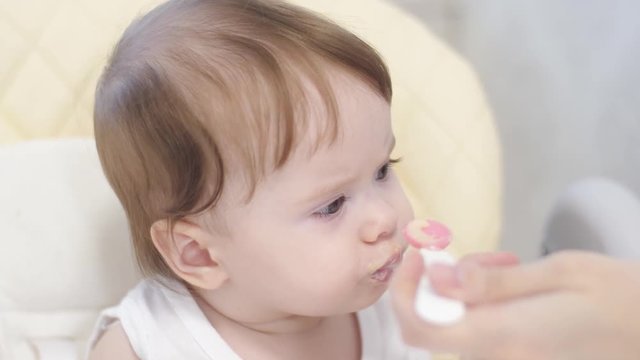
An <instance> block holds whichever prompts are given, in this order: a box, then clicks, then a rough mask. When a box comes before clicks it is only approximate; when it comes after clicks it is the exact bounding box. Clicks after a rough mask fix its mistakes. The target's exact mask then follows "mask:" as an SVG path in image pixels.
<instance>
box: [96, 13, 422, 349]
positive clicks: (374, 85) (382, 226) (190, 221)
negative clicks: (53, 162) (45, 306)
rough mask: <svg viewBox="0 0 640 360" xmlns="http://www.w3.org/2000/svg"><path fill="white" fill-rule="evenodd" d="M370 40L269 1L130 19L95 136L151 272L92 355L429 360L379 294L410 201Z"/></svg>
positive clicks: (108, 76) (109, 322)
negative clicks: (406, 337)
mask: <svg viewBox="0 0 640 360" xmlns="http://www.w3.org/2000/svg"><path fill="white" fill-rule="evenodd" d="M391 93H392V91H391V81H390V78H389V74H388V72H387V68H386V66H385V64H384V63H383V61H382V60H381V59H380V57H379V55H378V54H377V53H376V51H375V50H373V49H372V48H371V47H370V46H368V45H367V44H366V43H364V42H363V41H362V40H360V39H358V38H357V37H356V36H354V35H353V34H351V33H349V32H347V31H346V30H344V29H342V28H340V27H339V26H337V25H335V24H334V23H332V22H330V21H328V20H327V19H324V18H322V17H320V16H318V15H316V14H314V13H312V12H309V11H307V10H304V9H302V8H299V7H297V6H293V5H290V4H286V3H282V2H279V1H273V0H242V1H240V0H172V1H169V2H168V3H165V4H163V5H161V6H159V7H157V8H155V9H154V10H152V11H151V12H150V13H148V14H147V15H145V16H143V17H142V18H140V19H138V20H137V21H135V22H134V23H133V24H131V25H130V26H129V28H128V29H127V30H126V31H125V33H124V34H123V36H122V39H121V40H120V41H119V43H118V44H117V46H116V48H115V50H114V52H113V55H112V57H111V59H110V62H109V64H108V66H107V67H106V69H105V70H104V73H103V75H102V78H101V80H100V83H99V85H98V88H97V93H96V105H95V137H96V143H97V147H98V151H99V154H100V159H101V161H102V165H103V168H104V171H105V173H106V176H107V178H108V179H109V182H110V183H111V185H112V187H113V189H114V190H115V192H116V194H117V196H118V197H119V199H120V201H121V202H122V204H123V206H124V209H125V211H126V214H127V217H128V220H129V224H130V228H131V232H132V239H133V245H134V248H135V252H136V256H137V260H138V263H139V265H140V268H141V269H142V271H143V273H144V274H145V275H146V276H145V280H143V281H142V282H141V283H140V284H139V285H137V286H136V287H135V288H134V289H132V290H131V291H130V292H129V293H128V294H127V295H126V297H125V298H124V299H123V300H122V302H121V303H120V304H119V305H118V306H116V307H114V308H110V309H107V310H105V311H104V312H103V313H102V314H101V316H100V318H99V321H98V325H97V326H96V330H95V333H94V335H93V337H92V340H91V342H90V352H89V358H90V359H125V360H126V359H137V358H141V359H152V360H156V359H223V360H232V359H249V360H251V359H258V360H269V359H278V360H283V359H284V360H286V359H295V360H300V359H390V360H400V359H425V358H427V354H426V353H423V352H418V351H416V350H415V349H411V348H409V347H407V346H405V345H404V344H403V343H402V341H401V338H400V334H399V333H398V328H397V327H396V323H395V319H394V318H393V316H392V314H391V313H390V308H389V307H388V304H387V300H386V297H382V295H383V294H384V292H385V290H387V287H388V284H389V281H390V278H391V276H392V275H393V272H394V269H395V268H396V267H397V266H398V265H399V263H400V261H401V260H402V255H403V252H404V250H405V248H406V243H405V241H404V240H403V238H402V231H401V230H402V228H403V227H404V226H405V225H406V224H407V223H408V222H409V221H410V220H411V219H412V210H411V207H410V205H409V202H408V200H407V198H406V196H405V195H404V193H403V190H402V188H401V186H400V184H399V182H398V179H397V178H396V176H395V175H394V173H393V170H392V165H393V164H394V163H395V162H396V161H397V160H394V159H391V157H390V154H391V152H392V150H393V147H394V142H395V139H394V135H393V132H392V129H391V117H390V103H391Z"/></svg>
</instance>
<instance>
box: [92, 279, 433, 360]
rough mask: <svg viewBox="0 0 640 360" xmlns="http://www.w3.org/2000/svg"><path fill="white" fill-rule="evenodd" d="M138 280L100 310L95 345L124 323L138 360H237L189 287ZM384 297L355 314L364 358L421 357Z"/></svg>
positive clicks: (424, 355) (403, 359)
mask: <svg viewBox="0 0 640 360" xmlns="http://www.w3.org/2000/svg"><path fill="white" fill-rule="evenodd" d="M165 283H166V284H167V285H170V288H167V287H166V286H165V285H163V284H161V283H160V282H158V281H157V280H152V279H146V280H142V281H141V282H140V283H139V284H138V285H137V286H136V287H134V288H133V289H132V290H130V291H129V293H128V294H127V295H126V296H125V297H124V299H123V300H122V301H121V302H120V304H119V305H117V306H115V307H111V308H108V309H106V310H104V311H103V312H102V313H101V314H100V316H99V318H98V323H97V324H96V327H95V329H94V331H93V334H92V336H91V338H90V341H89V349H91V348H93V346H94V345H95V344H96V342H97V341H98V339H99V338H100V336H102V334H103V333H104V332H105V331H106V330H107V328H108V327H109V326H110V325H111V324H113V323H114V322H117V321H119V322H120V323H121V324H122V328H123V329H124V332H125V333H126V334H127V337H128V338H129V342H130V343H131V346H132V348H133V350H134V351H135V353H136V355H137V356H138V357H139V358H140V359H142V360H170V359H171V360H175V359H190V360H241V358H240V357H239V356H238V355H237V354H236V353H235V352H234V351H233V349H231V347H229V346H228V345H227V343H226V342H225V341H224V339H222V337H221V336H220V335H219V334H218V332H217V331H216V329H215V328H214V327H213V326H212V325H211V324H210V323H209V321H208V320H207V318H206V317H205V316H204V313H203V312H202V311H201V310H200V308H199V307H198V305H197V304H196V302H195V300H194V299H193V297H192V296H191V294H190V293H189V292H188V291H187V289H186V288H185V287H184V285H182V284H181V283H179V282H175V281H173V282H168V281H165ZM389 305H390V304H389V300H388V297H387V296H386V295H385V296H383V297H382V298H381V299H380V300H379V301H378V302H377V303H375V304H374V305H372V306H370V307H368V308H366V309H364V310H362V311H360V312H358V313H357V317H358V322H359V324H360V332H361V334H360V335H361V339H362V359H363V360H418V359H420V360H425V359H430V356H429V354H428V353H427V352H425V351H422V350H418V349H415V348H411V347H409V346H407V345H405V344H404V343H403V342H402V339H401V337H400V331H399V328H398V325H397V323H396V321H395V318H394V316H393V314H392V313H391V309H390V306H389Z"/></svg>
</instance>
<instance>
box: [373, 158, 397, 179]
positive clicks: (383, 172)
mask: <svg viewBox="0 0 640 360" xmlns="http://www.w3.org/2000/svg"><path fill="white" fill-rule="evenodd" d="M399 162H400V159H389V161H388V162H387V163H386V164H384V165H383V166H382V167H381V168H380V169H378V173H377V174H376V180H378V181H381V180H385V179H386V178H387V177H388V176H389V168H390V167H391V166H393V164H397V163H399Z"/></svg>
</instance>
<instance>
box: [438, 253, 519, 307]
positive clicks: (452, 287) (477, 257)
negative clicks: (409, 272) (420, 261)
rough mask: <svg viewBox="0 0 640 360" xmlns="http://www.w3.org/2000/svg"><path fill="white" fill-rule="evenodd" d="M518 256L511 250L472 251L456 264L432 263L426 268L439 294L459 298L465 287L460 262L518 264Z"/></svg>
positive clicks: (498, 264) (501, 264)
mask: <svg viewBox="0 0 640 360" xmlns="http://www.w3.org/2000/svg"><path fill="white" fill-rule="evenodd" d="M519 262H520V260H519V259H518V257H517V256H516V255H515V254H513V253H511V252H490V253H474V254H470V255H466V256H464V257H463V258H462V259H460V261H459V262H458V266H449V265H442V264H433V265H431V266H429V268H428V269H427V273H428V276H429V281H430V283H431V287H432V288H433V289H434V290H435V291H436V292H437V293H439V294H441V295H444V296H448V297H454V298H461V297H464V294H465V289H464V288H462V287H461V280H462V274H461V272H460V271H459V269H460V265H461V264H474V265H478V266H482V267H495V266H514V265H517V264H519Z"/></svg>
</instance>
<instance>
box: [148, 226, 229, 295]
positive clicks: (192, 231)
mask: <svg viewBox="0 0 640 360" xmlns="http://www.w3.org/2000/svg"><path fill="white" fill-rule="evenodd" d="M151 238H152V239H153V244H154V245H155V247H156V249H158V251H159V252H160V254H161V255H162V257H163V258H164V261H165V262H166V263H167V265H169V267H170V268H171V270H173V272H174V273H175V274H176V275H178V276H179V277H180V278H181V279H183V280H184V281H186V282H188V283H189V284H191V285H193V286H196V287H199V288H201V289H207V290H214V289H217V288H219V287H220V286H221V285H222V284H223V283H224V282H225V281H226V280H227V279H228V276H227V273H226V271H225V270H224V269H223V267H222V266H221V265H220V263H218V261H216V258H215V254H214V251H213V250H212V248H211V247H210V245H211V241H210V240H211V239H212V236H211V234H210V232H208V231H207V230H206V229H204V228H203V227H202V226H200V225H198V224H195V223H192V222H189V221H188V220H185V219H182V220H178V221H177V222H176V223H175V224H174V226H173V229H169V221H168V220H158V221H156V222H155V223H153V225H151Z"/></svg>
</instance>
